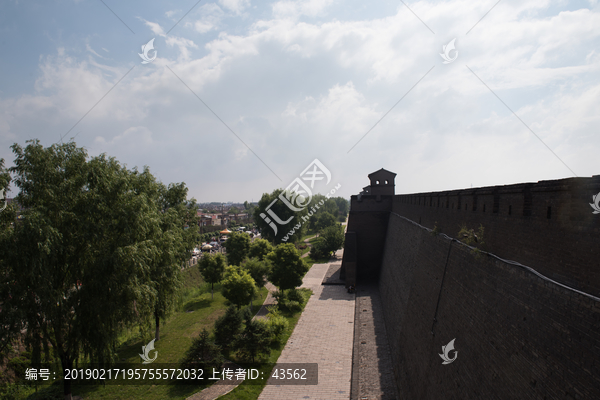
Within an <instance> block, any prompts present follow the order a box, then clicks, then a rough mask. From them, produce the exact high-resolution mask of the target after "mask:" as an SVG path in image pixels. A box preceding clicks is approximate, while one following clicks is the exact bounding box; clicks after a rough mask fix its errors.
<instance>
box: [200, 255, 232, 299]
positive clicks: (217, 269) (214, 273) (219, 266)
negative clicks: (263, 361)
mask: <svg viewBox="0 0 600 400" xmlns="http://www.w3.org/2000/svg"><path fill="white" fill-rule="evenodd" d="M225 267H226V265H225V257H223V255H222V254H220V253H218V254H205V255H204V256H203V257H202V258H201V259H200V262H198V269H199V270H200V274H202V278H203V279H204V281H205V282H208V283H210V298H211V299H214V298H215V297H214V289H215V283H219V282H221V280H222V279H223V273H224V272H225Z"/></svg>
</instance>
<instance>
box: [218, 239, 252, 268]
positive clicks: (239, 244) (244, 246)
mask: <svg viewBox="0 0 600 400" xmlns="http://www.w3.org/2000/svg"><path fill="white" fill-rule="evenodd" d="M224 246H225V248H226V249H227V262H228V263H229V264H230V265H240V264H241V263H242V261H244V259H245V258H246V257H248V253H249V252H250V236H248V234H247V233H242V232H231V234H230V235H229V238H228V239H227V241H226V242H225V244H224Z"/></svg>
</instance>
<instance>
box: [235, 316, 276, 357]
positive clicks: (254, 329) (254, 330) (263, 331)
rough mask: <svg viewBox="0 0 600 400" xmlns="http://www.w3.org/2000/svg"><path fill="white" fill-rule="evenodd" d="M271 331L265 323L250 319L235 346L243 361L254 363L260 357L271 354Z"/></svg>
mask: <svg viewBox="0 0 600 400" xmlns="http://www.w3.org/2000/svg"><path fill="white" fill-rule="evenodd" d="M271 338H272V335H271V331H270V329H269V326H268V325H267V323H266V322H265V321H262V320H252V319H248V320H247V321H246V327H245V328H244V330H243V331H242V333H241V334H239V335H238V337H237V339H236V341H235V344H236V348H237V349H238V352H239V354H240V355H241V357H242V358H243V359H246V360H249V361H252V362H254V360H255V359H256V357H257V356H259V355H263V354H264V355H269V354H270V353H271V348H270V344H271Z"/></svg>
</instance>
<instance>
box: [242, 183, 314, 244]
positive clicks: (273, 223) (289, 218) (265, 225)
mask: <svg viewBox="0 0 600 400" xmlns="http://www.w3.org/2000/svg"><path fill="white" fill-rule="evenodd" d="M282 192H283V189H276V190H274V191H273V192H272V193H271V194H268V193H264V194H263V195H262V197H261V199H260V200H259V202H258V206H257V207H256V208H255V209H254V221H255V223H256V226H257V227H258V229H259V230H260V233H261V235H262V237H263V238H265V239H267V240H268V241H269V242H273V243H281V242H282V240H281V239H283V238H284V237H285V236H286V235H287V234H288V233H289V232H290V230H291V229H292V228H294V229H296V231H295V233H297V234H299V235H298V236H299V237H302V232H303V231H304V229H305V228H304V225H303V224H302V219H301V217H302V216H303V215H305V214H306V209H304V210H303V211H302V212H295V211H293V210H291V209H290V208H289V207H288V206H287V205H286V204H285V203H284V202H283V201H282V200H281V199H280V198H279V195H280V194H281V193H282ZM293 195H294V194H293ZM271 203H273V204H272V205H271ZM296 205H297V204H296ZM269 206H271V207H270V208H269V211H271V213H269V212H268V211H267V207H269ZM261 214H263V215H264V216H265V218H268V219H269V221H270V222H267V220H265V219H263V217H261ZM273 214H274V215H275V216H273ZM277 219H279V221H281V222H284V223H283V224H280V223H279V221H277ZM275 229H276V231H275Z"/></svg>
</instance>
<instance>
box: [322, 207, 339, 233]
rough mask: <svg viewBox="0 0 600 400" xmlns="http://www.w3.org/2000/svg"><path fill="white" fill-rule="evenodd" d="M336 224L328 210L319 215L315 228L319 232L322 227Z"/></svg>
mask: <svg viewBox="0 0 600 400" xmlns="http://www.w3.org/2000/svg"><path fill="white" fill-rule="evenodd" d="M335 225H337V221H336V220H335V217H334V216H333V215H331V214H330V213H328V212H324V213H322V214H321V215H319V217H318V219H317V230H318V231H319V232H321V231H322V230H323V229H325V228H328V227H330V226H335Z"/></svg>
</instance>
